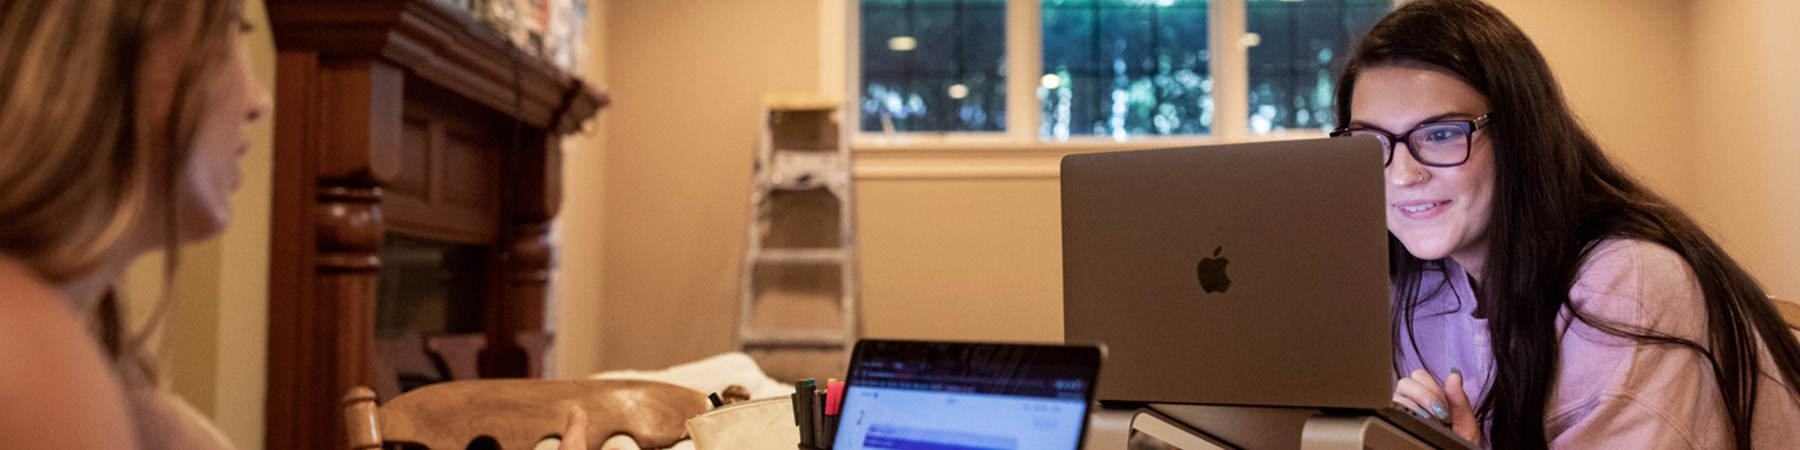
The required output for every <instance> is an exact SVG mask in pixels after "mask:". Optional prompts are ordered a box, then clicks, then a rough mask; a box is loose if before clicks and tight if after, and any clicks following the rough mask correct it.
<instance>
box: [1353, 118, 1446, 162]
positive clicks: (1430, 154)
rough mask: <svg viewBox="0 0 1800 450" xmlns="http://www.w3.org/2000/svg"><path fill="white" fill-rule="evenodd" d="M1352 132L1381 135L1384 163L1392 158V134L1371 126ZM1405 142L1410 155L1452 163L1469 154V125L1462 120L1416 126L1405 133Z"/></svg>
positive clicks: (1424, 160) (1358, 134) (1427, 160)
mask: <svg viewBox="0 0 1800 450" xmlns="http://www.w3.org/2000/svg"><path fill="white" fill-rule="evenodd" d="M1350 134H1351V135H1355V136H1375V137H1377V138H1380V139H1381V145H1382V147H1383V149H1384V153H1383V154H1382V157H1383V158H1384V161H1385V162H1386V163H1392V162H1393V161H1394V141H1393V140H1392V139H1393V137H1391V136H1389V135H1387V134H1385V133H1381V132H1379V131H1373V130H1356V131H1353V132H1351V133H1350ZM1402 137H1403V138H1404V139H1406V146H1407V148H1408V149H1409V150H1410V151H1411V152H1412V154H1413V158H1416V159H1418V160H1419V162H1421V163H1424V164H1428V165H1434V166H1446V165H1449V166H1453V165H1457V164H1461V163H1462V162H1463V161H1464V160H1465V159H1468V156H1469V129H1468V128H1467V127H1466V126H1465V125H1464V124H1461V123H1437V124H1430V125H1425V126H1422V127H1419V128H1415V129H1413V130H1412V131H1410V132H1407V133H1406V135H1404V136H1402Z"/></svg>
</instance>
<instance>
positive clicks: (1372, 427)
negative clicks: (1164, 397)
mask: <svg viewBox="0 0 1800 450" xmlns="http://www.w3.org/2000/svg"><path fill="white" fill-rule="evenodd" d="M1166 422H1174V420H1173V419H1171V418H1169V417H1167V416H1164V415H1161V414H1158V413H1156V412H1154V411H1152V410H1148V409H1139V410H1138V411H1137V413H1136V414H1135V415H1134V417H1132V428H1133V429H1134V430H1138V431H1144V432H1149V434H1150V435H1151V436H1153V437H1156V438H1157V439H1160V440H1163V441H1165V442H1168V443H1170V444H1175V445H1177V446H1178V447H1179V448H1182V449H1184V450H1186V449H1232V448H1237V447H1235V445H1236V444H1234V443H1228V442H1224V441H1221V440H1220V439H1219V437H1217V436H1212V435H1209V434H1206V433H1205V432H1201V431H1197V430H1195V427H1193V426H1191V425H1190V424H1185V423H1182V424H1180V426H1168V425H1159V424H1163V423H1166ZM1174 423H1179V422H1174ZM1146 425H1148V426H1146ZM1286 429H1288V430H1292V428H1286ZM1277 441H1285V442H1290V443H1289V444H1286V445H1292V444H1291V442H1292V438H1291V437H1290V438H1287V439H1277ZM1299 444H1300V450H1363V449H1369V450H1437V448H1436V447H1432V446H1431V445H1430V444H1427V443H1425V442H1423V441H1420V440H1419V439H1417V438H1414V437H1412V436H1411V435H1409V434H1407V433H1406V432H1405V431H1402V430H1401V429H1399V428H1397V427H1395V426H1394V425H1393V424H1389V423H1387V421H1386V420H1383V419H1382V418H1380V417H1377V416H1373V415H1344V414H1328V413H1320V414H1316V415H1314V416H1312V417H1310V418H1308V419H1306V422H1305V425H1304V426H1303V427H1302V428H1301V433H1300V440H1299ZM1283 446H1285V445H1283ZM1250 450H1263V449H1261V448H1253V449H1250Z"/></svg>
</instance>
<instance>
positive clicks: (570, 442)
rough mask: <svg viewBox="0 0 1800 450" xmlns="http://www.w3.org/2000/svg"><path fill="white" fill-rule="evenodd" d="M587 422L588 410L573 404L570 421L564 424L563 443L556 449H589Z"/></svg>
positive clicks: (570, 408) (570, 410) (570, 409)
mask: <svg viewBox="0 0 1800 450" xmlns="http://www.w3.org/2000/svg"><path fill="white" fill-rule="evenodd" d="M587 422H588V419H587V410H585V409H581V405H571V406H570V407H569V422H568V423H567V424H565V425H563V434H562V444H560V445H557V446H556V450H587V448H588V446H587Z"/></svg>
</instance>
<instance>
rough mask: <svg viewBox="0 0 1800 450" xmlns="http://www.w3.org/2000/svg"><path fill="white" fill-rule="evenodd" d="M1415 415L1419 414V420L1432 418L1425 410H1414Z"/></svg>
mask: <svg viewBox="0 0 1800 450" xmlns="http://www.w3.org/2000/svg"><path fill="white" fill-rule="evenodd" d="M1413 414H1418V415H1419V418H1426V417H1431V413H1428V412H1425V408H1413Z"/></svg>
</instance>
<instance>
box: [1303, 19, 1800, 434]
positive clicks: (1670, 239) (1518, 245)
mask: <svg viewBox="0 0 1800 450" xmlns="http://www.w3.org/2000/svg"><path fill="white" fill-rule="evenodd" d="M1398 62H1422V63H1427V64H1432V65H1436V66H1440V67H1443V68H1445V69H1448V70H1449V71H1451V72H1453V73H1455V74H1456V75H1458V76H1459V77H1460V78H1461V79H1462V81H1464V82H1466V83H1468V84H1469V85H1470V86H1472V87H1473V88H1474V89H1475V91H1476V92H1478V93H1480V94H1481V95H1482V96H1484V97H1485V98H1487V100H1488V103H1489V105H1490V106H1491V110H1490V111H1491V113H1490V114H1491V117H1492V121H1493V122H1492V124H1491V125H1490V127H1489V128H1486V129H1484V132H1486V133H1488V138H1489V139H1491V142H1493V148H1494V152H1493V153H1494V177H1495V184H1494V193H1493V196H1494V197H1493V202H1492V208H1493V213H1492V214H1489V215H1488V223H1487V239H1488V246H1487V247H1488V253H1487V260H1486V263H1485V264H1484V265H1483V269H1482V270H1483V273H1481V274H1480V279H1481V280H1483V283H1482V284H1481V285H1480V286H1479V287H1478V291H1477V295H1478V297H1479V298H1481V299H1482V301H1481V302H1479V303H1478V307H1479V313H1480V314H1482V315H1484V316H1485V317H1487V318H1488V322H1487V323H1488V333H1489V334H1490V338H1491V342H1492V343H1493V346H1492V352H1493V358H1494V364H1495V365H1494V367H1495V370H1494V373H1493V374H1492V376H1493V380H1492V381H1493V384H1492V386H1491V387H1490V388H1489V390H1488V392H1487V394H1486V396H1485V397H1484V399H1483V401H1481V402H1480V404H1481V406H1480V409H1479V410H1478V411H1477V416H1478V417H1480V418H1481V419H1482V421H1483V422H1486V423H1488V426H1489V428H1488V430H1487V433H1486V436H1488V438H1489V440H1490V442H1491V443H1492V444H1493V446H1494V447H1495V448H1506V449H1542V448H1547V447H1548V442H1547V437H1546V435H1545V429H1544V414H1545V408H1546V406H1547V405H1546V402H1547V401H1548V400H1549V396H1550V392H1551V387H1552V386H1553V382H1554V381H1555V378H1556V374H1557V361H1558V354H1559V352H1560V347H1559V341H1558V339H1557V327H1556V320H1557V315H1558V314H1559V313H1560V312H1561V311H1563V310H1565V309H1567V310H1570V311H1571V312H1572V313H1573V315H1574V317H1575V318H1576V319H1577V320H1581V321H1582V322H1583V323H1586V324H1588V325H1591V326H1593V327H1595V328H1596V329H1599V330H1602V331H1605V332H1608V333H1611V334H1614V335H1618V336H1627V337H1631V338H1634V339H1637V340H1639V341H1642V342H1648V343H1651V344H1657V345H1678V346H1682V347H1686V348H1689V349H1691V350H1693V351H1695V352H1698V353H1699V354H1700V355H1703V356H1704V357H1705V359H1706V360H1707V361H1708V363H1709V364H1710V367H1709V368H1710V369H1711V370H1712V371H1713V373H1714V375H1715V378H1716V380H1717V383H1718V386H1719V392H1720V394H1721V395H1722V396H1723V398H1724V404H1722V405H1719V406H1720V407H1722V408H1723V409H1724V412H1725V413H1726V416H1727V417H1728V418H1729V419H1730V423H1731V426H1732V433H1733V434H1732V436H1733V437H1734V441H1735V443H1736V447H1737V448H1740V449H1748V448H1751V417H1752V413H1753V412H1754V411H1755V410H1756V391H1757V389H1758V388H1759V384H1760V383H1759V381H1760V380H1759V378H1758V376H1757V374H1758V371H1757V366H1758V361H1759V356H1760V353H1761V350H1760V349H1759V347H1758V341H1759V338H1760V340H1761V341H1762V342H1764V343H1766V345H1767V348H1768V352H1770V353H1771V356H1772V357H1773V359H1774V361H1775V365H1776V367H1775V368H1774V369H1776V370H1777V371H1778V372H1779V373H1780V374H1781V375H1780V376H1781V377H1782V379H1784V380H1785V381H1786V382H1787V384H1788V385H1789V386H1800V372H1797V368H1800V344H1796V342H1795V340H1794V336H1793V335H1792V334H1790V333H1789V332H1788V328H1787V326H1786V325H1785V324H1783V323H1782V322H1781V320H1780V316H1779V315H1778V313H1777V312H1776V310H1775V307H1774V305H1773V304H1771V303H1770V301H1769V299H1768V297H1767V295H1766V294H1765V293H1764V292H1763V289H1762V287H1761V286H1760V285H1759V284H1758V283H1757V281H1756V280H1755V279H1754V278H1752V277H1751V276H1750V274H1749V273H1748V272H1746V271H1745V270H1744V268H1743V267H1742V266H1739V265H1738V263H1737V262H1736V261H1733V260H1732V259H1731V257H1730V256H1729V255H1726V254H1725V251H1724V250H1723V249H1722V248H1721V247H1720V246H1719V245H1718V244H1717V243H1715V242H1714V241H1713V240H1712V238H1710V237H1708V236H1707V235H1706V233H1705V232H1704V231H1703V230H1702V229H1701V228H1700V226H1699V225H1698V224H1696V223H1695V222H1694V221H1693V220H1692V219H1690V218H1689V217H1688V216H1687V215H1686V214H1684V213H1682V212H1681V211H1680V210H1679V209H1677V208H1675V206H1674V205H1673V204H1671V203H1670V202H1669V201H1668V200H1666V199H1664V198H1662V197H1661V196H1659V195H1657V194H1656V193H1654V192H1651V191H1650V190H1649V189H1648V188H1646V187H1644V186H1643V185H1641V184H1639V183H1638V182H1637V181H1635V180H1633V179H1632V178H1631V177H1630V176H1629V175H1627V174H1626V173H1625V171H1624V170H1621V169H1620V168H1619V167H1618V166H1617V165H1615V164H1614V163H1613V162H1612V161H1611V160H1609V159H1607V157H1606V155H1605V153H1603V152H1602V151H1601V149H1600V146H1599V144H1597V143H1596V142H1595V140H1594V138H1593V136H1592V135H1591V134H1590V133H1588V131H1587V130H1586V129H1585V128H1583V127H1582V125H1581V124H1580V122H1579V121H1578V120H1577V119H1576V118H1575V116H1574V114H1573V113H1572V112H1570V110H1569V107H1568V105H1567V104H1566V102H1565V101H1564V99H1563V95H1562V92H1561V88H1560V87H1558V85H1557V83H1556V78H1555V77H1554V76H1553V75H1551V73H1550V68H1549V64H1547V63H1546V62H1545V60H1544V57H1543V55H1542V54H1540V53H1539V52H1538V50H1537V47H1536V46H1535V45H1533V44H1532V43H1531V41H1530V39H1528V38H1526V37H1525V34H1524V33H1523V32H1522V31H1520V30H1519V28H1518V26H1516V25H1514V24H1513V23H1512V21H1511V20H1508V19H1507V18H1506V17H1505V16H1504V15H1502V14H1501V13H1500V12H1499V11H1497V10H1495V9H1494V8H1493V7H1491V6H1489V5H1487V4H1484V3H1482V2H1480V1H1478V0H1419V1H1414V2H1410V3H1407V4H1406V5H1404V6H1401V7H1400V8H1398V9H1396V10H1395V11H1394V12H1392V13H1390V14H1388V16H1387V17H1386V18H1383V19H1382V20H1381V22H1380V23H1378V24H1376V25H1375V27H1374V29H1372V30H1370V31H1369V34H1368V35H1367V36H1365V37H1364V38H1363V39H1362V40H1361V42H1360V43H1359V44H1358V46H1357V48H1356V51H1355V52H1354V53H1353V54H1352V56H1351V58H1350V61H1349V63H1348V64H1347V65H1346V67H1345V69H1344V73H1343V75H1342V77H1341V78H1340V79H1339V82H1338V90H1337V94H1336V95H1337V98H1336V101H1337V124H1338V126H1340V127H1342V126H1345V125H1346V124H1348V123H1349V121H1350V120H1351V117H1350V100H1351V94H1352V93H1353V92H1354V91H1355V86H1356V79H1357V75H1358V74H1360V73H1361V72H1362V70H1364V69H1366V68H1369V67H1374V66H1380V65H1383V64H1393V63H1398ZM1613 238H1628V239H1637V240H1643V241H1648V242H1653V243H1656V244H1659V245H1662V246H1665V247H1668V248H1669V249H1670V250H1673V251H1674V252H1675V253H1676V254H1677V255H1679V256H1680V257H1681V258H1682V259H1683V260H1684V261H1685V262H1686V263H1687V264H1688V266H1690V267H1692V268H1693V270H1694V275H1695V276H1696V278H1697V280H1698V282H1699V285H1700V292H1701V294H1702V295H1703V296H1704V297H1705V300H1704V302H1705V309H1706V333H1707V334H1706V338H1707V341H1708V342H1709V343H1710V345H1701V344H1699V343H1697V342H1695V341H1693V340H1689V339H1683V338H1679V337H1675V336H1671V335H1669V334H1666V333H1662V332H1658V331H1655V330H1649V329H1644V328H1641V327H1636V326H1629V325H1626V324H1618V323H1611V322H1608V321H1604V320H1599V319H1596V318H1593V317H1589V316H1587V315H1585V314H1583V313H1582V312H1581V311H1580V310H1579V309H1577V308H1571V307H1570V306H1571V304H1570V299H1569V290H1570V288H1571V287H1572V286H1573V284H1574V282H1575V275H1576V272H1577V270H1578V269H1579V268H1580V265H1581V263H1582V261H1583V259H1585V258H1586V257H1587V256H1588V254H1589V252H1591V251H1592V250H1593V248H1594V246H1595V244H1597V243H1598V242H1600V241H1601V240H1605V239H1613ZM1388 242H1389V244H1388V253H1389V261H1390V273H1391V276H1392V278H1393V283H1394V285H1395V288H1396V289H1395V293H1396V295H1395V298H1396V301H1395V302H1394V318H1395V324H1396V326H1395V335H1396V338H1397V339H1396V340H1395V341H1394V342H1396V343H1397V345H1396V347H1395V352H1396V355H1398V354H1399V353H1400V349H1401V348H1400V347H1399V345H1407V344H1406V343H1407V342H1411V336H1412V319H1413V316H1414V314H1415V313H1416V312H1417V308H1418V306H1419V304H1420V303H1421V302H1423V301H1424V299H1425V298H1426V297H1428V296H1429V295H1421V293H1422V292H1424V291H1429V290H1434V289H1442V288H1444V287H1443V286H1420V283H1421V281H1422V278H1423V277H1422V274H1423V273H1425V272H1427V271H1441V270H1444V269H1445V263H1444V262H1443V261H1442V260H1438V261H1422V260H1419V259H1418V258H1415V257H1413V256H1412V254H1411V253H1409V252H1407V251H1406V249H1405V247H1403V246H1402V245H1400V243H1399V241H1398V240H1397V239H1395V238H1394V237H1393V236H1392V235H1390V236H1389V239H1388ZM1412 345H1414V346H1415V347H1416V343H1414V344H1412ZM1396 360H1398V358H1396Z"/></svg>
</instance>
